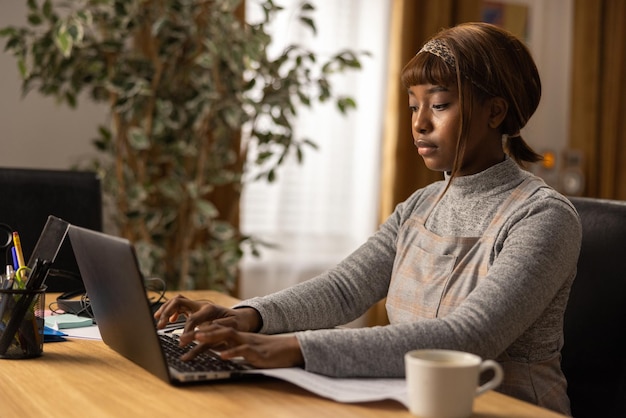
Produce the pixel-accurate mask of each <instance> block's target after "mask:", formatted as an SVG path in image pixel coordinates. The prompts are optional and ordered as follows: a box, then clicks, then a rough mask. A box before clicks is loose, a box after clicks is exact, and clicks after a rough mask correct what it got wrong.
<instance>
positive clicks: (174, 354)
mask: <svg viewBox="0 0 626 418" xmlns="http://www.w3.org/2000/svg"><path fill="white" fill-rule="evenodd" d="M159 339H160V340H161V346H162V347H163V352H164V353H165V357H166V358H167V362H168V364H169V365H170V366H172V367H174V368H176V369H177V370H179V371H181V372H206V371H237V370H243V369H244V367H243V366H241V365H239V364H237V363H234V362H232V361H228V360H223V359H221V358H219V357H218V356H217V355H216V354H215V353H213V352H211V351H205V352H203V353H200V354H199V355H198V356H197V357H195V358H194V359H193V360H189V361H182V360H181V359H180V356H182V355H183V354H185V353H186V352H187V351H189V347H181V346H179V345H178V336H176V335H163V334H159Z"/></svg>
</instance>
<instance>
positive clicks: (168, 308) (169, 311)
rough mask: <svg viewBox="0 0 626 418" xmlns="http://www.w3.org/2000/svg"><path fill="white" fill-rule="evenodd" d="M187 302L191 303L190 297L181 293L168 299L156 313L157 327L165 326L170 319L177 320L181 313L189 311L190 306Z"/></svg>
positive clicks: (171, 320)
mask: <svg viewBox="0 0 626 418" xmlns="http://www.w3.org/2000/svg"><path fill="white" fill-rule="evenodd" d="M187 304H189V299H187V298H185V297H184V296H181V295H178V296H176V297H175V298H173V299H170V300H168V301H166V302H165V303H164V304H163V305H161V307H160V308H159V309H158V310H157V311H156V312H155V313H154V318H155V319H156V320H157V328H163V327H164V326H165V325H167V322H168V321H169V322H175V321H176V320H177V319H178V316H179V314H180V313H186V312H188V311H189V308H188V307H187V306H186V305H187Z"/></svg>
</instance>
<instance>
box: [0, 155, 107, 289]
mask: <svg viewBox="0 0 626 418" xmlns="http://www.w3.org/2000/svg"><path fill="white" fill-rule="evenodd" d="M49 215H54V216H57V217H59V218H61V219H64V220H66V221H68V222H70V223H72V224H75V225H79V226H83V227H86V228H89V229H94V230H97V231H101V230H102V195H101V185H100V180H99V179H98V177H97V176H96V175H95V173H93V172H85V171H74V170H42V169H30V168H6V167H0V223H4V224H7V225H9V226H10V227H11V228H12V229H14V230H16V231H18V232H19V234H20V240H21V242H22V248H23V249H24V255H25V257H26V258H27V259H28V257H29V256H30V254H31V252H32V250H33V249H34V247H35V244H36V243H37V239H38V238H39V235H40V234H41V231H42V229H43V227H44V225H45V223H46V221H47V219H48V216H49ZM3 255H4V254H3ZM3 261H4V260H3ZM53 267H54V268H55V269H57V270H61V271H64V272H69V273H71V274H69V275H65V276H64V277H49V278H48V279H47V280H46V286H47V287H48V291H49V292H66V291H77V292H79V291H80V290H81V288H82V282H81V281H80V280H77V279H72V277H76V278H80V275H79V272H78V266H77V265H76V261H75V260H74V253H73V251H72V248H71V244H70V243H69V239H66V240H65V242H64V244H63V246H62V248H61V251H60V252H59V254H58V256H57V259H56V261H55V263H54V265H53Z"/></svg>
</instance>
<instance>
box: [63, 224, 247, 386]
mask: <svg viewBox="0 0 626 418" xmlns="http://www.w3.org/2000/svg"><path fill="white" fill-rule="evenodd" d="M68 234H69V237H70V241H71V243H72V248H73V249H74V255H75V257H76V262H77V264H78V267H79V269H80V273H81V276H82V277H83V282H84V283H85V288H86V289H87V294H88V295H89V300H90V302H91V307H92V310H93V314H94V317H95V320H96V323H97V324H98V328H99V330H100V334H101V335H102V339H103V341H104V342H105V343H106V344H107V345H109V346H110V347H111V348H112V349H114V350H115V351H117V352H118V353H120V354H122V355H123V356H125V357H127V358H128V359H130V360H132V361H134V362H135V363H137V364H139V365H140V366H142V367H143V368H145V369H146V370H148V371H150V372H151V373H153V374H154V375H156V376H158V377H159V378H161V379H163V380H164V381H166V382H170V383H183V382H192V381H208V380H214V379H229V378H240V377H242V376H243V375H244V374H242V373H241V371H242V370H247V369H249V367H247V366H243V365H241V364H238V363H236V362H232V361H225V360H222V359H221V358H220V357H219V356H218V355H216V354H214V353H212V352H206V357H204V358H198V359H194V360H192V361H188V362H181V361H180V356H181V354H182V353H181V352H174V351H172V350H177V349H180V347H179V344H178V339H177V336H176V335H174V334H172V333H167V332H160V333H157V330H156V327H155V323H154V318H153V316H152V311H151V309H150V305H149V302H148V299H147V296H146V289H145V287H144V279H143V277H142V274H141V272H140V270H139V265H138V262H137V258H136V255H135V251H134V248H133V246H132V244H131V243H130V242H129V241H128V240H126V239H122V238H117V237H113V236H110V235H106V234H103V233H101V232H96V231H92V230H89V229H85V228H81V227H77V226H74V225H70V227H69V230H68ZM168 342H169V343H170V344H169V345H166V344H167V343H168ZM192 366H193V369H194V370H190V369H191V367H192Z"/></svg>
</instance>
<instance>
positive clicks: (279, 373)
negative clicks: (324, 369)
mask: <svg viewBox="0 0 626 418" xmlns="http://www.w3.org/2000/svg"><path fill="white" fill-rule="evenodd" d="M250 372H251V373H257V374H263V375H266V376H272V377H275V378H277V379H282V380H285V381H287V382H290V383H293V384H294V385H297V386H300V387H301V388H303V389H306V390H308V391H310V392H313V393H315V394H317V395H319V396H323V397H325V398H329V399H332V400H334V401H337V402H343V403H355V402H373V401H381V400H385V399H391V400H395V401H398V402H400V403H401V404H403V405H404V406H406V407H407V408H408V405H409V403H408V402H409V401H408V396H407V390H406V380H405V379H375V378H361V379H340V378H335V377H328V376H322V375H319V374H315V373H310V372H307V371H305V370H303V369H300V368H295V367H294V368H286V369H261V370H251V371H250Z"/></svg>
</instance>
